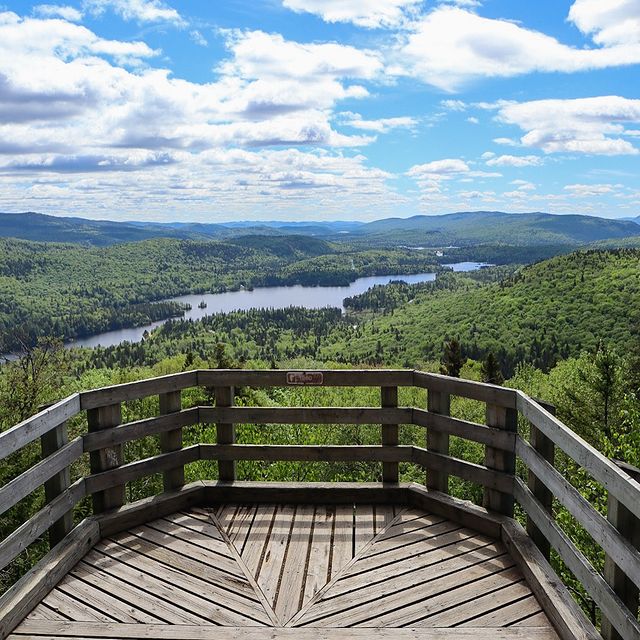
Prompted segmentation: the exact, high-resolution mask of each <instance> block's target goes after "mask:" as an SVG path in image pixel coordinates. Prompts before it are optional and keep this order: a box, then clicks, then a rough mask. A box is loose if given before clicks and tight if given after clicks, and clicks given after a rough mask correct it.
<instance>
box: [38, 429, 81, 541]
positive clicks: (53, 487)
mask: <svg viewBox="0 0 640 640" xmlns="http://www.w3.org/2000/svg"><path fill="white" fill-rule="evenodd" d="M68 443H69V437H68V434H67V423H66V422H63V423H62V424H60V425H58V426H57V427H56V428H55V429H52V430H51V431H48V432H47V433H44V434H42V436H40V446H41V451H42V457H43V458H48V457H49V456H51V455H53V454H54V453H55V452H56V451H59V450H60V449H62V447H64V446H65V445H66V444H68ZM70 484H71V470H70V468H69V467H68V466H67V467H65V468H64V469H62V470H61V471H60V472H59V473H56V475H55V476H53V477H51V478H49V480H46V481H45V483H44V497H45V502H46V504H50V503H51V502H53V500H55V499H56V498H57V497H58V496H59V495H60V494H61V493H63V492H64V491H66V490H67V489H68V488H69V485H70ZM72 527H73V512H72V511H71V510H69V511H67V512H66V513H64V514H62V516H61V517H60V518H59V519H58V520H56V521H55V522H53V523H52V524H51V526H50V527H49V547H50V548H52V547H55V546H56V545H57V544H58V542H60V540H62V538H64V537H65V536H66V535H67V533H69V531H71V529H72Z"/></svg>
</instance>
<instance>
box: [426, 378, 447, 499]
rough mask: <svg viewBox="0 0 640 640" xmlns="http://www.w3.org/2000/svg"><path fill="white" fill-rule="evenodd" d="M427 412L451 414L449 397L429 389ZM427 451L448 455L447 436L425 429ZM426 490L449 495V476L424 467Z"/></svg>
mask: <svg viewBox="0 0 640 640" xmlns="http://www.w3.org/2000/svg"><path fill="white" fill-rule="evenodd" d="M427 411H428V412H429V413H431V414H436V415H441V416H448V415H449V414H450V413H451V396H450V395H449V394H448V393H443V392H441V391H436V390H434V389H429V391H428V392H427ZM427 449H428V450H429V451H430V452H432V453H435V454H441V455H444V456H448V455H449V434H447V433H443V432H442V431H437V430H432V429H429V428H427ZM425 467H426V470H427V480H426V483H425V484H426V486H427V489H433V490H434V491H442V493H449V475H448V474H447V473H446V472H444V471H443V470H437V469H435V468H434V467H429V466H427V465H425Z"/></svg>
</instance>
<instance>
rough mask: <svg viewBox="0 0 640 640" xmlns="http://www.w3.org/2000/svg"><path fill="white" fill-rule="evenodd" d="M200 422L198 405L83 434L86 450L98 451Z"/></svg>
mask: <svg viewBox="0 0 640 640" xmlns="http://www.w3.org/2000/svg"><path fill="white" fill-rule="evenodd" d="M198 422H200V414H199V409H198V407H193V408H191V409H183V410H182V411H178V412H176V413H170V414H167V415H164V416H159V417H157V418H146V419H144V420H136V421H135V422H127V423H126V424H121V425H118V426H117V427H111V428H110V429H103V430H102V431H95V432H93V433H87V434H85V435H84V436H83V441H84V450H85V451H97V450H99V449H104V448H105V447H114V446H115V445H117V444H123V443H125V442H129V441H131V440H137V439H138V438H146V437H147V436H152V435H157V434H159V433H165V432H166V431H172V430H173V429H179V428H180V427H187V426H189V425H192V424H198Z"/></svg>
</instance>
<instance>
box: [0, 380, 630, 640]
mask: <svg viewBox="0 0 640 640" xmlns="http://www.w3.org/2000/svg"><path fill="white" fill-rule="evenodd" d="M293 385H295V386H298V385H300V386H325V387H379V388H380V406H378V407H236V406H233V404H234V402H233V401H234V387H239V386H250V387H287V386H293ZM194 387H207V388H210V389H213V390H214V394H215V406H195V407H188V408H183V406H182V404H183V403H182V395H181V392H182V391H183V390H185V389H189V388H194ZM399 387H417V388H421V389H426V390H427V406H426V407H424V408H423V407H400V406H398V388H399ZM152 396H156V397H158V398H159V409H160V411H159V414H160V415H158V416H156V417H152V418H148V419H144V420H138V421H136V422H130V423H126V424H123V423H122V409H121V405H122V403H123V402H127V401H131V400H136V399H142V398H147V397H152ZM451 396H459V397H463V398H470V399H473V400H478V401H480V402H483V403H485V405H486V420H485V424H476V423H473V422H469V421H466V420H460V419H457V418H454V417H451V416H450V415H449V414H450V406H451ZM550 409H551V408H550V407H548V406H547V407H546V408H545V406H544V405H543V404H542V403H539V402H536V401H535V400H533V399H531V398H530V397H528V396H527V395H526V394H524V393H522V392H520V391H517V390H513V389H507V388H504V387H499V386H493V385H488V384H483V383H479V382H474V381H469V380H463V379H457V378H450V377H447V376H442V375H437V374H432V373H424V372H420V371H411V370H324V371H278V370H268V371H267V370H197V371H188V372H184V373H178V374H174V375H168V376H163V377H159V378H152V379H148V380H141V381H137V382H132V383H128V384H122V385H117V386H112V387H106V388H102V389H96V390H92V391H86V392H82V393H76V394H74V395H72V396H69V397H68V398H65V399H64V400H61V401H60V402H58V403H56V404H55V405H52V406H51V407H49V408H47V409H45V410H43V411H41V412H40V413H38V414H37V415H35V416H33V417H31V418H29V419H28V420H25V421H24V422H22V423H20V424H18V425H16V426H14V427H12V428H10V429H8V430H7V431H5V432H3V433H2V434H0V460H3V459H5V458H7V456H9V455H11V454H13V453H15V452H17V451H19V450H20V449H21V448H22V447H25V446H26V445H28V444H30V443H31V442H33V441H36V440H37V439H40V440H41V449H42V456H43V458H42V460H41V461H40V462H39V463H37V464H35V465H34V466H32V467H31V468H29V469H27V470H25V471H24V472H23V473H22V474H20V475H19V476H17V477H16V478H14V479H13V480H11V481H10V482H8V483H7V484H6V485H5V486H3V487H1V488H0V515H2V514H3V513H5V512H6V511H7V510H9V509H10V508H11V507H13V506H15V505H16V504H17V503H18V502H20V501H21V500H22V499H23V498H25V497H26V496H28V495H29V494H30V493H32V492H33V491H35V490H37V489H39V488H40V487H41V486H43V485H44V488H45V497H46V505H45V506H44V507H43V508H42V509H41V510H40V511H38V512H37V513H35V514H34V515H33V516H32V517H31V518H29V520H27V521H26V522H24V523H23V524H22V525H21V526H20V527H18V528H17V529H16V530H15V531H14V532H12V533H11V534H10V535H9V536H8V537H6V538H5V539H4V540H3V541H2V542H0V569H2V568H4V567H6V566H7V565H8V564H9V563H11V562H12V561H13V560H14V559H15V558H16V557H17V556H18V555H19V554H21V553H22V552H23V551H24V550H25V549H26V548H27V547H28V546H29V545H30V544H32V543H33V542H34V541H36V540H38V539H39V538H40V537H42V536H43V534H45V533H46V532H48V535H49V540H50V545H51V547H52V548H53V547H54V546H56V545H57V546H56V549H57V550H58V553H64V551H65V549H66V548H71V547H70V541H73V540H74V539H84V538H87V539H88V542H87V544H89V546H90V545H91V544H94V543H95V542H96V540H95V538H96V536H98V535H99V533H100V531H97V530H96V528H95V525H93V526H91V523H89V524H87V522H88V521H86V520H85V521H83V523H81V524H80V525H78V526H76V527H75V528H74V527H73V522H72V512H73V508H74V507H75V506H76V505H77V504H78V503H79V502H80V501H81V500H82V499H84V498H85V497H87V496H91V497H92V505H93V513H94V514H105V513H111V512H113V510H118V509H121V508H122V507H123V505H124V504H125V486H126V483H128V482H131V481H134V480H137V479H140V478H144V477H147V476H150V475H152V474H157V473H162V474H163V486H164V492H165V493H166V494H167V495H168V494H169V493H171V492H175V491H178V490H180V489H181V488H182V487H183V486H184V483H185V472H184V468H185V465H187V464H189V463H193V462H196V461H199V460H216V461H218V471H219V478H218V480H219V481H221V482H223V483H229V484H228V485H224V486H228V487H233V486H234V484H233V483H234V481H235V480H236V461H239V460H263V461H327V462H351V461H359V462H362V461H364V462H380V463H382V479H383V484H382V485H380V486H381V488H382V487H390V486H393V485H396V484H397V483H398V480H399V467H398V465H399V463H403V462H411V463H415V464H417V465H419V466H422V467H423V468H424V469H425V474H426V475H425V477H426V481H425V486H426V490H428V491H432V492H440V493H444V494H446V493H447V492H448V487H449V476H451V475H453V476H457V477H459V478H462V479H464V480H468V481H472V482H474V483H478V484H479V485H482V486H483V487H484V498H483V506H484V508H485V509H486V510H487V512H489V513H494V514H500V515H501V516H503V517H507V518H512V517H513V515H514V505H515V504H516V503H517V504H519V505H520V507H521V508H522V510H523V512H524V513H525V514H526V518H527V523H526V528H527V533H528V534H529V536H530V537H531V539H532V540H533V541H534V542H535V544H536V545H537V547H538V549H539V550H540V552H541V553H542V555H543V556H544V557H546V558H547V559H549V557H550V552H551V549H554V550H555V552H556V553H557V554H558V556H559V557H560V558H561V559H562V561H563V562H564V563H565V565H566V566H567V568H568V569H569V570H570V571H571V572H572V573H573V575H574V576H575V578H576V579H577V580H578V581H579V582H580V583H581V584H582V586H583V587H584V589H585V591H586V592H587V593H588V594H589V596H590V597H591V598H592V599H593V600H594V602H595V603H596V604H597V606H598V607H599V609H600V611H601V613H602V625H601V630H602V635H603V636H604V637H605V638H606V639H607V640H608V639H610V638H611V639H613V638H625V639H627V638H628V639H631V638H639V637H640V624H639V623H638V586H640V553H639V552H638V548H637V544H638V537H639V536H638V531H639V530H640V527H638V520H639V519H640V484H639V483H638V481H637V480H638V479H637V478H635V479H634V478H633V477H632V476H631V475H630V474H629V473H627V471H625V470H624V469H621V468H620V466H618V465H616V464H615V463H614V462H612V461H611V460H609V459H608V458H606V457H605V456H603V455H602V454H601V453H600V452H598V451H597V450H596V449H594V448H593V447H592V446H591V445H589V444H588V443H587V442H585V441H584V440H583V439H581V438H580V437H579V436H577V435H576V434H575V433H573V432H572V431H571V430H570V429H568V428H567V427H566V426H565V425H564V424H563V423H562V422H561V421H560V420H558V419H557V418H556V417H555V416H554V415H553V414H552V412H551V411H550ZM85 411H86V416H87V424H88V430H87V433H84V434H83V435H81V436H80V437H78V438H76V439H74V440H72V441H70V442H69V441H68V439H67V428H66V423H67V421H68V420H69V419H71V418H72V417H74V416H76V415H77V414H79V413H81V412H85ZM519 415H520V416H522V417H523V418H524V419H525V420H526V421H527V422H528V425H529V438H528V439H525V438H524V437H522V436H521V435H519V434H518V416H519ZM202 423H204V424H215V425H216V433H217V442H216V444H205V443H198V444H194V445H191V446H187V447H183V428H184V427H187V426H189V425H195V424H202ZM254 423H258V424H338V425H339V424H355V425H360V424H380V425H381V438H380V442H381V444H380V445H367V446H363V445H359V446H356V445H353V446H352V445H342V446H337V445H336V446H334V445H319V446H316V445H262V444H236V442H235V425H236V424H254ZM399 425H417V426H421V427H424V428H425V432H426V447H417V446H408V445H401V444H399ZM451 435H454V436H458V437H460V438H464V439H467V440H471V441H473V442H476V443H480V444H481V445H484V450H485V453H484V464H482V465H480V464H474V463H472V462H469V461H467V460H461V459H458V458H455V457H452V456H451V455H450V451H449V438H450V436H451ZM147 436H158V437H159V443H160V451H161V452H160V454H158V455H155V456H153V457H149V458H146V459H142V460H137V461H135V462H130V463H127V464H124V459H123V445H124V444H125V443H127V442H131V441H135V440H138V439H141V438H145V437H147ZM556 448H557V450H559V451H562V452H564V454H566V455H567V456H568V457H569V458H571V459H572V460H574V461H575V462H576V463H577V464H578V465H579V466H580V467H582V468H583V469H584V470H585V471H586V472H587V473H588V474H589V475H590V476H591V478H592V479H593V481H595V482H596V483H598V484H599V485H601V487H602V488H603V489H604V490H605V491H606V492H607V495H608V514H607V517H604V516H603V515H601V514H600V513H599V512H598V511H597V510H596V509H594V507H593V506H592V505H591V504H590V503H589V502H588V501H587V500H586V499H585V498H584V497H583V496H582V495H581V494H580V493H579V492H578V491H577V489H575V488H574V486H573V485H572V484H571V483H570V482H569V481H568V480H567V479H566V478H565V477H563V475H562V474H561V473H560V472H559V471H558V470H557V469H556V468H555V467H554V459H555V450H556ZM85 453H88V454H89V458H90V474H89V475H87V476H85V477H81V478H80V479H78V480H77V481H75V482H74V483H73V484H71V482H70V472H69V470H70V467H71V465H72V463H74V462H75V461H76V460H78V459H80V457H81V456H82V455H83V454H85ZM518 459H519V460H520V461H521V463H522V464H523V465H524V467H525V469H526V473H527V481H526V482H525V481H524V480H523V479H521V478H520V477H518V476H517V475H516V461H517V460H518ZM554 501H557V503H558V504H560V505H562V506H563V507H564V508H565V509H566V510H567V511H568V512H569V513H570V514H571V515H572V516H573V517H574V518H575V520H576V521H577V522H578V523H579V524H580V525H581V526H582V527H583V528H584V529H585V530H586V531H587V532H588V534H589V535H590V536H591V537H592V539H593V540H594V542H595V543H596V544H597V545H598V546H599V547H600V548H601V549H602V550H603V551H604V553H605V558H606V560H605V568H604V572H602V573H600V572H599V571H598V570H597V569H596V568H595V567H593V566H592V565H591V564H590V562H589V561H588V560H587V558H586V557H585V555H584V554H583V553H582V552H581V551H580V550H579V549H578V548H577V547H576V545H575V544H574V543H573V542H572V540H571V539H570V537H569V536H568V535H567V533H566V532H565V531H564V530H563V528H562V527H561V525H560V524H559V523H558V522H557V521H556V519H555V518H554V509H553V506H554ZM514 524H515V523H514ZM83 527H84V528H83ZM45 561H46V558H45ZM10 592H11V590H10V591H9V592H7V593H6V594H5V595H4V596H3V597H2V598H0V615H4V613H5V609H3V604H4V605H6V603H7V602H10V601H11V600H10V598H11V593H10ZM5 608H6V607H5ZM19 614H20V612H15V611H14V612H13V613H12V614H11V615H10V616H8V621H5V622H0V637H4V635H6V633H7V632H8V631H10V630H11V628H12V627H11V625H12V624H13V623H14V622H15V620H16V619H18V617H19ZM585 637H586V636H585Z"/></svg>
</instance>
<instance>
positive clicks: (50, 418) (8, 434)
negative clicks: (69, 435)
mask: <svg viewBox="0 0 640 640" xmlns="http://www.w3.org/2000/svg"><path fill="white" fill-rule="evenodd" d="M79 412H80V395H79V394H78V393H74V394H73V395H72V396H69V397H68V398H65V399H64V400H60V402H57V403H56V404H54V405H52V406H50V407H48V408H47V409H43V410H42V411H40V412H39V413H36V415H35V416H32V417H31V418H27V419H26V420H23V421H22V422H20V423H19V424H17V425H15V426H14V427H11V428H10V429H7V430H6V431H3V432H2V433H0V460H3V459H4V458H6V457H7V456H9V455H11V454H12V453H15V452H16V451H18V449H21V448H22V447H24V446H25V445H26V444H29V443H30V442H33V441H34V440H36V439H37V438H39V437H40V436H42V435H43V434H45V433H46V432H47V431H49V430H51V429H55V428H56V427H57V426H58V425H60V424H62V423H63V422H65V421H66V420H68V419H69V418H72V417H73V416H75V415H76V414H77V413H79Z"/></svg>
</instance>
